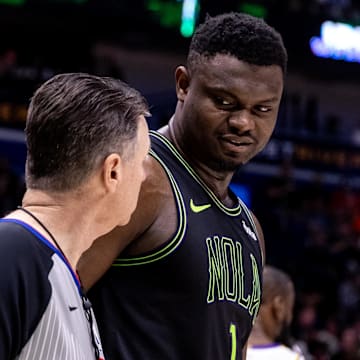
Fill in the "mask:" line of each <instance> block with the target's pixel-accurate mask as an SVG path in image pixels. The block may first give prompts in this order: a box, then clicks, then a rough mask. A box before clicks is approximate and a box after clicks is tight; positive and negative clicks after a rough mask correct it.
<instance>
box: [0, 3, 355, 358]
mask: <svg viewBox="0 0 360 360" xmlns="http://www.w3.org/2000/svg"><path fill="white" fill-rule="evenodd" d="M225 11H244V12H248V13H251V14H253V15H255V16H259V17H263V18H265V19H266V21H267V22H268V23H269V24H271V25H273V26H274V27H275V28H276V29H277V30H279V31H280V32H281V34H282V35H283V37H284V41H285V45H286V47H287V49H288V52H289V70H288V75H287V79H286V85H285V93H284V98H283V101H282V104H281V109H280V113H279V121H278V125H277V127H276V130H275V134H274V137H273V139H272V140H271V142H270V143H269V145H268V146H267V147H266V148H265V149H264V151H263V152H262V153H261V154H259V155H258V156H257V157H256V159H254V160H253V161H252V162H251V163H249V164H248V165H246V166H244V167H243V168H242V169H240V170H239V172H238V173H237V174H236V176H235V178H234V181H233V187H234V190H235V191H236V192H238V194H239V195H240V196H241V197H242V198H243V199H244V200H245V201H246V202H247V203H248V205H249V206H250V207H251V209H252V210H253V211H254V212H255V214H256V215H257V216H258V218H259V220H260V222H261V223H262V225H263V228H264V233H265V238H266V244H267V245H266V246H267V257H268V262H269V263H270V264H272V265H275V266H278V267H280V268H282V269H284V270H285V271H287V272H288V273H289V274H290V275H291V276H292V278H293V280H294V282H295V285H296V291H297V298H296V307H295V314H294V322H293V329H292V333H293V336H294V338H295V339H296V340H297V341H298V343H299V344H301V345H302V346H303V347H304V349H306V351H307V352H308V357H309V359H310V358H313V359H360V335H359V334H360V311H359V310H360V105H359V104H360V30H359V29H360V27H358V26H360V1H355V0H353V1H351V0H342V1H340V0H303V1H300V0H298V1H297V0H289V1H285V0H284V1H282V0H263V1H261V0H257V1H256V0H247V1H240V0H222V1H219V0H212V1H210V0H208V1H206V0H203V1H196V0H68V1H65V0H0V33H1V37H0V213H1V214H5V213H6V212H7V211H9V210H11V209H13V208H14V207H15V206H16V205H17V204H18V203H19V201H20V199H21V196H22V194H23V191H24V181H23V177H24V161H25V155H26V149H25V144H24V136H23V129H24V124H25V118H26V109H27V105H28V102H29V99H30V97H31V94H32V92H33V91H34V89H35V88H36V87H37V86H38V85H39V84H40V83H41V82H43V81H44V80H46V79H47V78H49V77H51V76H52V75H54V74H56V73H60V72H68V71H86V72H91V73H95V74H100V75H110V76H114V77H118V78H121V79H123V80H125V81H127V82H128V83H130V84H131V85H132V86H134V87H136V88H137V89H139V90H141V91H142V92H143V93H144V95H145V96H146V97H147V99H148V101H149V103H150V105H151V109H152V114H153V116H152V118H151V119H150V120H149V125H150V127H151V128H154V129H155V128H157V127H159V126H161V125H162V124H164V123H166V122H167V120H168V118H169V116H170V115H171V114H172V111H173V109H174V105H175V93H174V77H173V73H174V69H175V67H176V66H177V65H178V64H180V63H184V62H185V54H186V49H187V46H188V44H189V39H190V36H191V33H192V31H193V28H194V26H196V24H198V23H199V22H201V21H202V19H203V18H204V17H205V16H206V15H207V14H209V15H215V14H218V13H221V12H225ZM315 51H317V54H316V53H315Z"/></svg>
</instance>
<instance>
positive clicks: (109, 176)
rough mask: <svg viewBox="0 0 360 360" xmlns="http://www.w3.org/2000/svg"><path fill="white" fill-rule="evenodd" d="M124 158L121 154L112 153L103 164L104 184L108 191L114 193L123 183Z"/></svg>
mask: <svg viewBox="0 0 360 360" xmlns="http://www.w3.org/2000/svg"><path fill="white" fill-rule="evenodd" d="M122 161H123V160H122V158H121V157H120V155H119V154H116V153H112V154H110V155H108V156H107V157H106V159H105V160H104V163H103V172H102V174H103V175H102V176H103V183H104V186H105V188H106V190H107V191H110V192H113V191H115V190H116V187H117V186H118V184H119V183H120V182H121V181H122V176H123V173H122Z"/></svg>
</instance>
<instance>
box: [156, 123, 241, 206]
mask: <svg viewBox="0 0 360 360" xmlns="http://www.w3.org/2000/svg"><path fill="white" fill-rule="evenodd" d="M159 132H160V133H161V134H162V135H164V136H165V137H166V138H167V139H169V140H170V141H171V142H172V143H173V144H174V146H175V147H176V149H177V150H178V151H179V153H180V154H181V156H182V157H183V158H184V159H185V160H186V161H187V162H188V163H189V164H190V165H191V167H192V168H193V169H194V170H195V172H196V173H197V175H198V176H199V177H200V178H201V179H202V180H203V181H204V183H205V184H206V185H207V186H208V187H209V188H210V190H212V191H213V193H214V194H215V195H216V197H217V198H218V199H219V200H220V201H221V202H222V203H223V204H224V205H225V206H228V207H232V206H234V199H232V198H230V196H229V191H228V187H229V184H230V181H231V179H232V176H233V174H232V173H225V172H221V173H219V172H217V171H214V170H212V169H211V168H209V167H208V166H206V165H205V164H204V163H202V162H200V161H197V160H196V157H194V156H187V154H186V151H184V149H183V147H182V146H181V144H180V141H178V139H177V137H176V133H175V131H174V127H173V120H172V119H170V121H169V124H168V125H166V126H164V127H162V128H161V129H159Z"/></svg>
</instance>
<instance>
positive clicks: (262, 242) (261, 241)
mask: <svg viewBox="0 0 360 360" xmlns="http://www.w3.org/2000/svg"><path fill="white" fill-rule="evenodd" d="M252 217H253V219H254V222H255V225H256V231H257V233H258V235H259V244H260V249H261V253H262V262H263V266H264V265H265V263H266V251H265V239H264V233H263V231H262V228H261V225H260V223H259V220H258V219H257V217H256V216H255V215H254V214H253V213H252Z"/></svg>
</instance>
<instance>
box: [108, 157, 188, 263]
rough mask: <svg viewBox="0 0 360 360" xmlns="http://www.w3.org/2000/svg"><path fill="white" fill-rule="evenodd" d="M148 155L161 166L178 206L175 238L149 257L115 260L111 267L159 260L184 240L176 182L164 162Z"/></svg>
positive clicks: (181, 204)
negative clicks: (177, 224) (177, 223)
mask: <svg viewBox="0 0 360 360" xmlns="http://www.w3.org/2000/svg"><path fill="white" fill-rule="evenodd" d="M150 155H151V156H153V157H154V158H155V159H156V160H157V161H158V162H159V163H160V164H161V166H162V167H163V169H164V170H165V172H166V174H167V176H168V178H169V181H170V184H171V187H172V189H173V190H174V194H175V200H176V203H177V205H178V206H177V208H178V214H179V226H178V229H177V232H176V234H175V236H174V237H173V238H172V240H171V241H170V242H169V243H168V244H167V245H166V246H165V247H163V248H161V249H160V250H158V251H155V252H153V253H151V254H149V255H144V256H139V257H120V258H117V259H115V261H114V263H113V264H112V266H133V265H144V264H148V263H152V262H154V261H157V260H160V259H162V258H164V257H165V256H167V255H169V254H170V253H172V252H173V251H175V250H176V248H177V247H178V246H179V245H180V243H181V242H182V240H183V238H184V235H185V229H186V210H185V204H184V199H183V197H182V195H181V192H180V189H179V187H178V185H177V183H176V180H175V179H174V177H173V175H172V174H171V172H170V171H169V169H168V168H167V167H166V165H165V164H164V162H163V161H162V160H161V159H160V158H159V157H158V156H157V155H156V153H154V152H153V151H152V150H150Z"/></svg>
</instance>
